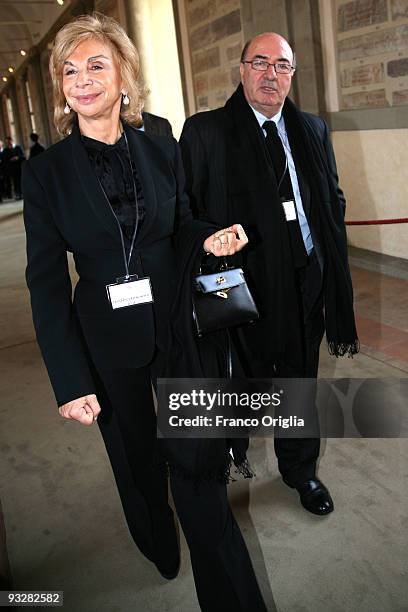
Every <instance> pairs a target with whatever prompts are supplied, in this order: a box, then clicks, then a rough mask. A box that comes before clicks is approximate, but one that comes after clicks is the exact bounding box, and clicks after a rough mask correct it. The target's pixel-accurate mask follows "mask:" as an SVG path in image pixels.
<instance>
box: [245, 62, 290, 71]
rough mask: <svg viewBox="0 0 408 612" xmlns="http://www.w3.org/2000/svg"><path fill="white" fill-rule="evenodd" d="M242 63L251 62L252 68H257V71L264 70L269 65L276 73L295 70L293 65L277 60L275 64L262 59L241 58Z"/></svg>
mask: <svg viewBox="0 0 408 612" xmlns="http://www.w3.org/2000/svg"><path fill="white" fill-rule="evenodd" d="M242 63H243V64H251V66H252V68H253V69H254V70H258V71H259V72H266V71H267V70H268V68H269V66H273V67H274V69H275V72H277V73H278V74H291V73H292V72H293V71H294V70H295V67H294V66H291V65H290V64H284V63H280V62H278V63H277V64H271V63H270V62H267V61H266V60H263V59H253V60H243V62H242Z"/></svg>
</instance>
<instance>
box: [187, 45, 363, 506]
mask: <svg viewBox="0 0 408 612" xmlns="http://www.w3.org/2000/svg"><path fill="white" fill-rule="evenodd" d="M295 69H296V59H295V56H294V53H293V51H292V49H291V47H290V46H289V44H288V42H287V41H286V40H285V39H284V38H283V37H282V36H280V35H278V34H274V33H265V34H260V35H259V36H256V37H255V38H253V39H252V40H250V41H249V42H248V43H247V44H246V45H245V47H244V49H243V52H242V56H241V63H240V74H241V83H240V85H239V86H238V88H237V90H236V91H235V92H234V94H233V95H232V96H231V98H230V99H229V100H227V102H226V104H225V106H224V107H222V108H219V109H216V110H213V111H208V112H202V113H198V114H196V115H194V116H193V117H190V118H189V119H187V121H186V122H185V125H184V128H183V133H182V135H181V140H180V145H181V149H182V154H183V160H184V166H185V171H186V180H187V190H188V192H189V195H190V198H191V205H192V208H193V210H194V211H195V214H196V215H197V216H199V217H201V218H203V219H207V220H211V221H212V222H216V223H219V224H220V226H221V227H225V226H230V225H232V224H233V223H241V224H242V225H243V226H244V228H245V231H246V234H247V235H248V238H249V244H248V247H247V248H246V249H245V252H244V251H243V252H242V254H241V253H240V255H239V257H237V258H236V260H235V261H234V263H236V264H237V265H240V266H242V267H243V268H244V270H245V272H246V277H247V279H248V282H249V284H250V287H251V290H252V292H253V295H254V298H255V301H256V303H257V306H258V310H259V312H260V319H259V321H257V322H256V323H255V324H253V325H248V326H242V327H241V328H239V329H237V330H235V331H234V340H235V342H236V348H237V352H238V353H239V354H240V357H241V361H242V366H243V367H244V369H245V370H246V374H247V375H248V376H249V377H257V378H262V377H264V378H267V377H268V378H269V377H282V378H303V377H307V378H316V377H317V371H318V361H319V347H320V343H321V341H322V338H323V334H324V332H326V338H327V343H328V348H329V352H330V353H331V354H333V355H336V356H342V355H346V354H347V355H353V354H354V353H356V352H357V351H358V338H357V333H356V328H355V322H354V313H353V293H352V285H351V279H350V272H349V267H348V260H347V239H346V231H345V224H344V211H345V199H344V196H343V192H342V191H341V189H340V187H339V186H338V177H337V170H336V163H335V158H334V153H333V149H332V145H331V142H330V138H329V132H328V128H327V125H326V123H325V122H324V121H323V120H322V119H320V118H319V117H316V116H313V115H311V114H309V113H303V112H301V111H300V110H298V109H297V107H296V106H295V105H294V104H293V102H292V101H291V100H290V99H289V98H288V97H287V96H288V93H289V90H290V87H291V82H292V78H293V75H294V73H295ZM224 248H225V255H228V244H226V245H225V246H224ZM207 259H211V255H209V256H208V257H207ZM323 312H324V316H323ZM274 444H275V452H276V455H277V458H278V467H279V470H280V473H281V475H282V478H283V480H284V482H285V483H286V484H287V485H288V486H290V487H292V488H296V489H297V491H298V492H299V495H300V501H301V503H302V505H303V507H304V508H305V509H306V510H308V511H310V512H312V513H314V514H318V515H327V514H329V513H330V512H332V511H333V501H332V498H331V496H330V494H329V491H328V490H327V488H326V487H325V486H324V485H323V483H322V482H321V481H320V480H319V479H318V478H317V476H316V462H317V459H318V456H319V449H320V439H319V438H318V437H315V438H303V439H300V438H297V439H293V438H282V437H275V442H274Z"/></svg>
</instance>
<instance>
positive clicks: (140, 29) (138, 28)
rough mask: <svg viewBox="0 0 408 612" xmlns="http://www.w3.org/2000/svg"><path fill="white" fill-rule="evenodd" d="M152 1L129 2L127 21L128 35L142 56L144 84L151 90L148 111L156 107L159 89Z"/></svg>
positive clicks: (147, 103) (141, 68)
mask: <svg viewBox="0 0 408 612" xmlns="http://www.w3.org/2000/svg"><path fill="white" fill-rule="evenodd" d="M149 4H150V0H128V1H127V2H126V21H127V23H128V34H129V37H130V38H131V39H132V41H133V42H134V43H135V45H136V48H137V50H138V51H139V56H140V70H141V76H142V80H143V82H144V83H146V84H147V85H148V87H149V89H150V90H151V93H150V95H149V96H148V98H147V100H146V105H145V108H146V110H149V109H151V108H152V107H154V106H155V104H154V102H155V96H157V95H158V94H157V92H158V87H157V83H156V77H155V74H154V71H153V70H152V68H153V67H154V62H153V61H152V59H153V58H152V53H153V51H152V50H153V40H152V35H151V23H150V6H149Z"/></svg>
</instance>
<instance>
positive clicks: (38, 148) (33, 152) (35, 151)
mask: <svg viewBox="0 0 408 612" xmlns="http://www.w3.org/2000/svg"><path fill="white" fill-rule="evenodd" d="M39 138H40V137H39V136H38V134H36V133H35V132H31V134H30V139H31V141H32V142H33V143H34V144H32V145H31V147H30V157H29V159H32V158H33V157H36V156H37V155H39V154H40V153H42V152H43V151H45V147H43V146H42V144H40V143H39V142H38V141H39Z"/></svg>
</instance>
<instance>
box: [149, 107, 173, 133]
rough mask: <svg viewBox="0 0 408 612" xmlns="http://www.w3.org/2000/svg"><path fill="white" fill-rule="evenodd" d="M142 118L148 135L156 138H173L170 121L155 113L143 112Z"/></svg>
mask: <svg viewBox="0 0 408 612" xmlns="http://www.w3.org/2000/svg"><path fill="white" fill-rule="evenodd" d="M142 118H143V125H144V129H145V132H146V134H154V135H156V136H170V137H172V136H173V130H172V129H171V124H170V121H168V120H167V119H165V118H164V117H159V116H158V115H153V113H148V112H147V111H143V113H142Z"/></svg>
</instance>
